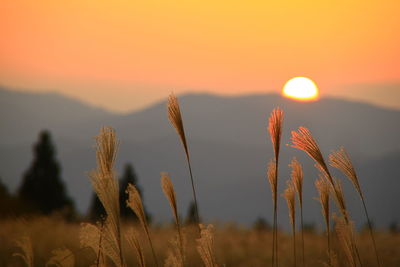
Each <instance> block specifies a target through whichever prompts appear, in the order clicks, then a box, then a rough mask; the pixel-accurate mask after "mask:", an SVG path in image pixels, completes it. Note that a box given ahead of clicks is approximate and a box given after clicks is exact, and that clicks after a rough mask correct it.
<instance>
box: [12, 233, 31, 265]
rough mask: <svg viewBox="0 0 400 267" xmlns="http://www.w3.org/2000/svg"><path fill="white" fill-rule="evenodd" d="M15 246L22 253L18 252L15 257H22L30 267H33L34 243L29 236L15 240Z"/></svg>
mask: <svg viewBox="0 0 400 267" xmlns="http://www.w3.org/2000/svg"><path fill="white" fill-rule="evenodd" d="M15 245H16V246H17V247H19V248H20V249H21V253H19V252H16V253H14V254H13V257H20V258H21V259H22V260H23V261H24V262H25V263H26V265H27V266H28V267H33V249H32V241H31V238H30V237H29V236H28V235H24V236H22V237H21V238H19V239H17V240H15Z"/></svg>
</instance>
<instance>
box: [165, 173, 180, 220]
mask: <svg viewBox="0 0 400 267" xmlns="http://www.w3.org/2000/svg"><path fill="white" fill-rule="evenodd" d="M161 187H162V190H163V192H164V195H165V197H166V198H167V200H168V203H169V205H170V206H171V209H172V213H173V215H174V219H175V223H176V225H179V217H178V208H177V205H176V195H175V190H174V186H173V184H172V182H171V178H170V177H169V176H168V173H165V172H164V173H161Z"/></svg>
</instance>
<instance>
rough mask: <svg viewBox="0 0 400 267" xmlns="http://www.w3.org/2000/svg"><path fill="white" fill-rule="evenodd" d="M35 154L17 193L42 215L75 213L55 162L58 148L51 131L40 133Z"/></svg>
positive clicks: (58, 166)
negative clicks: (61, 212)
mask: <svg viewBox="0 0 400 267" xmlns="http://www.w3.org/2000/svg"><path fill="white" fill-rule="evenodd" d="M33 154H34V159H33V161H32V164H31V166H30V167H29V169H28V170H27V171H26V173H25V175H24V177H23V181H22V184H21V186H20V188H19V190H18V194H19V197H20V198H21V199H22V200H23V201H25V203H26V204H27V205H29V206H31V207H32V208H34V209H35V211H39V212H40V213H42V214H50V213H52V212H53V211H56V210H61V209H67V210H69V211H72V210H73V203H72V200H71V199H70V198H69V197H68V196H67V193H66V189H65V186H64V184H63V182H62V180H61V175H60V173H61V169H60V165H59V163H58V162H57V160H56V159H55V148H54V145H53V143H52V141H51V136H50V133H49V132H47V131H43V132H41V133H40V135H39V141H38V143H37V144H35V145H34V149H33Z"/></svg>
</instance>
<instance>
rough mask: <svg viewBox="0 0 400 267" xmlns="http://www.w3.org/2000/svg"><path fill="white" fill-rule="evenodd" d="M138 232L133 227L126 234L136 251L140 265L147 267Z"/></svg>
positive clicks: (140, 266)
mask: <svg viewBox="0 0 400 267" xmlns="http://www.w3.org/2000/svg"><path fill="white" fill-rule="evenodd" d="M138 236H139V235H138V233H137V232H136V231H135V230H134V229H133V228H132V229H130V230H129V231H128V232H127V233H126V234H125V238H126V241H127V242H128V245H129V246H130V247H131V249H133V250H134V251H135V253H136V257H137V260H138V265H139V267H146V260H145V257H144V251H143V246H142V244H141V242H140V241H139V238H138Z"/></svg>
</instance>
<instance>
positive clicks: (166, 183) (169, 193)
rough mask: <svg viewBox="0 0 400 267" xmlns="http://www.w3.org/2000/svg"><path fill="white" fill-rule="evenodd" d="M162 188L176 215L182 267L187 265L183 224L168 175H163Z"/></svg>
mask: <svg viewBox="0 0 400 267" xmlns="http://www.w3.org/2000/svg"><path fill="white" fill-rule="evenodd" d="M161 187H162V190H163V192H164V195H165V196H166V198H167V199H168V202H169V205H170V206H171V209H172V213H173V214H174V219H175V224H176V229H177V231H178V238H179V242H178V248H179V251H180V254H181V255H180V257H179V258H180V259H181V260H182V262H181V264H182V266H183V265H185V263H184V259H185V256H184V251H183V250H184V247H183V237H182V233H181V224H180V221H179V216H178V208H177V204H176V195H175V190H174V186H173V184H172V182H171V178H170V177H169V176H168V173H161Z"/></svg>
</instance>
